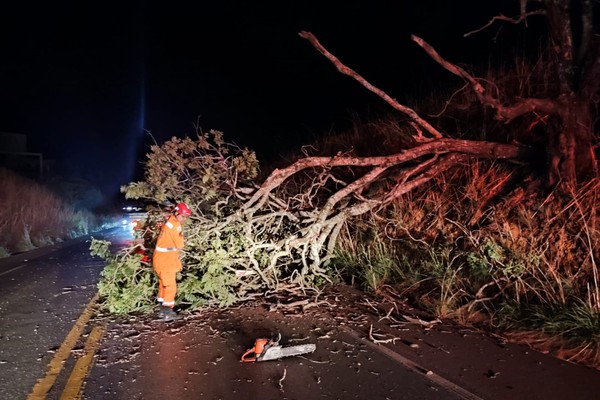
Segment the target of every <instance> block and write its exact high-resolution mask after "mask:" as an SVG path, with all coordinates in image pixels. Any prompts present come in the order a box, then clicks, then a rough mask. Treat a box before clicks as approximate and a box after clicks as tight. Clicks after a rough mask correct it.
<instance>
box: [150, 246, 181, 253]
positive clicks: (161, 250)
mask: <svg viewBox="0 0 600 400" xmlns="http://www.w3.org/2000/svg"><path fill="white" fill-rule="evenodd" d="M155 250H156V251H160V252H161V253H167V252H169V251H177V250H178V249H177V247H158V246H156V249H155Z"/></svg>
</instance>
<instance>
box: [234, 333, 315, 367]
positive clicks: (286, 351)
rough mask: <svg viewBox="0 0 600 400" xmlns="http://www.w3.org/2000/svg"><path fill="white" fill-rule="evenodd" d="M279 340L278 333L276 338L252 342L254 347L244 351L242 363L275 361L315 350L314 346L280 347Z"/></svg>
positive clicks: (279, 335)
mask: <svg viewBox="0 0 600 400" xmlns="http://www.w3.org/2000/svg"><path fill="white" fill-rule="evenodd" d="M280 340H281V334H280V333H278V334H277V338H272V339H262V338H261V339H256V341H255V342H254V347H253V348H251V349H249V350H248V351H246V352H245V353H244V355H243V356H242V362H255V361H269V360H277V359H279V358H283V357H289V356H297V355H300V354H307V353H312V352H313V351H315V349H316V348H317V347H316V346H315V345H314V344H300V345H297V346H280V345H279V341H280ZM252 355H253V356H252ZM251 356H252V357H251Z"/></svg>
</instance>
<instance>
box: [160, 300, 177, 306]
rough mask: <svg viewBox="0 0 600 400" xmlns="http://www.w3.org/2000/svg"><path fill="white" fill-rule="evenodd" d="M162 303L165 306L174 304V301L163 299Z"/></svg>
mask: <svg viewBox="0 0 600 400" xmlns="http://www.w3.org/2000/svg"><path fill="white" fill-rule="evenodd" d="M162 305H163V306H166V307H169V306H174V305H175V302H174V301H163V303H162Z"/></svg>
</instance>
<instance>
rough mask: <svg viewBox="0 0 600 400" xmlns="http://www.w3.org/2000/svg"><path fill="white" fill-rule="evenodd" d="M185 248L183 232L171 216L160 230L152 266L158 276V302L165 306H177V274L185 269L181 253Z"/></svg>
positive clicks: (175, 218)
mask: <svg viewBox="0 0 600 400" xmlns="http://www.w3.org/2000/svg"><path fill="white" fill-rule="evenodd" d="M182 248H183V231H182V228H181V223H180V222H179V220H178V219H177V217H176V216H175V215H171V216H170V217H169V219H168V220H167V222H165V224H164V225H163V226H162V228H161V229H160V234H159V235H158V239H157V240H156V248H155V249H154V256H153V258H152V265H153V266H154V270H155V271H156V274H157V275H158V299H157V300H158V301H159V302H162V305H163V306H166V307H171V308H172V307H173V306H174V305H175V294H176V293H177V280H176V274H177V272H179V271H181V269H182V268H183V266H182V264H181V260H180V258H179V251H180V250H181V249H182Z"/></svg>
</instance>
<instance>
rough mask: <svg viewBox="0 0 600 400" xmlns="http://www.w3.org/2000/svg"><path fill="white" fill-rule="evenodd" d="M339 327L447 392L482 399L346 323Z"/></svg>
mask: <svg viewBox="0 0 600 400" xmlns="http://www.w3.org/2000/svg"><path fill="white" fill-rule="evenodd" d="M341 328H342V330H343V331H345V332H346V333H348V334H350V335H351V336H353V337H354V338H356V339H358V340H360V341H361V342H364V343H366V344H367V345H368V346H369V347H371V348H372V349H374V350H376V351H379V352H380V353H383V354H384V355H386V356H388V357H389V358H391V359H392V360H394V361H398V362H399V363H401V364H402V365H404V366H405V367H406V368H408V369H409V370H411V371H413V372H416V373H418V374H419V375H422V376H424V377H425V378H427V379H429V380H431V381H433V382H435V383H436V384H438V385H439V386H441V387H442V388H443V389H446V390H448V391H449V392H452V393H454V394H456V395H458V396H459V397H460V398H461V399H465V400H483V398H482V397H479V396H477V395H476V394H475V393H472V392H470V391H468V390H467V389H465V388H463V387H462V386H459V385H457V384H456V383H454V382H451V381H449V380H448V379H446V378H443V377H441V376H440V375H438V374H436V373H435V372H433V371H431V370H429V369H427V368H425V367H423V366H422V365H420V364H418V363H416V362H414V361H412V360H410V359H408V358H406V357H404V356H403V355H401V354H399V353H397V352H395V351H394V350H392V349H390V348H388V347H386V346H382V345H378V344H376V343H373V342H371V341H370V340H367V339H365V338H364V337H361V336H360V334H361V332H358V331H356V330H355V329H353V328H351V327H349V326H346V325H344V326H341Z"/></svg>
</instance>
